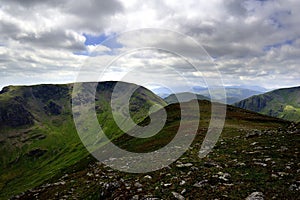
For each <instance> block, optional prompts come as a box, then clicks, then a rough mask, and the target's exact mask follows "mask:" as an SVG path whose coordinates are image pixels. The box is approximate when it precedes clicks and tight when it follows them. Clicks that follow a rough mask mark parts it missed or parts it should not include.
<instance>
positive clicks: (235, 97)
mask: <svg viewBox="0 0 300 200" xmlns="http://www.w3.org/2000/svg"><path fill="white" fill-rule="evenodd" d="M252 88H254V89H257V90H253V89H252ZM152 91H153V92H154V93H155V94H156V95H158V96H159V97H161V98H163V99H166V98H167V97H169V96H171V95H172V92H171V91H170V90H168V89H166V88H163V87H161V88H156V89H153V90H152ZM178 91H180V92H178ZM213 91H214V92H215V95H218V94H222V93H221V92H222V91H221V90H220V89H214V90H213ZM225 91H226V99H221V100H220V102H221V103H224V102H225V100H226V103H227V104H230V105H231V104H234V103H236V102H239V101H241V100H243V99H246V98H248V97H251V96H253V95H257V94H263V93H264V92H265V91H266V89H265V88H262V87H258V86H248V87H246V86H230V87H225ZM175 93H176V94H181V93H182V94H187V93H194V94H197V95H200V96H199V97H200V98H198V99H200V100H201V99H205V100H209V99H211V98H210V94H209V91H208V89H207V88H205V87H201V86H194V87H193V88H192V89H191V90H190V91H183V90H180V89H178V90H177V92H175ZM183 96H185V95H183ZM189 96H191V95H189ZM171 98H172V99H173V97H172V96H171ZM183 99H185V98H183ZM187 99H189V98H187ZM167 101H169V100H168V99H167ZM184 101H186V100H184ZM170 102H172V103H175V102H176V101H174V100H172V101H170Z"/></svg>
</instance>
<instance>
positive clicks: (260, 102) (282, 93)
mask: <svg viewBox="0 0 300 200" xmlns="http://www.w3.org/2000/svg"><path fill="white" fill-rule="evenodd" d="M234 105H235V106H237V107H240V108H244V109H247V110H252V111H254V112H259V113H262V114H266V115H269V116H273V117H278V118H282V119H286V120H290V121H295V122H299V121H300V87H293V88H283V89H278V90H274V91H271V92H267V93H265V94H261V95H256V96H253V97H250V98H247V99H245V100H242V101H240V102H238V103H236V104H234Z"/></svg>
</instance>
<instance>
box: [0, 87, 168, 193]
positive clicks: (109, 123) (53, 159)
mask: <svg viewBox="0 0 300 200" xmlns="http://www.w3.org/2000/svg"><path fill="white" fill-rule="evenodd" d="M114 84H115V82H104V83H101V84H99V85H98V88H97V94H96V99H97V100H96V110H97V111H98V121H99V122H100V124H102V127H103V129H105V130H109V131H108V134H110V135H111V137H116V135H122V132H121V131H120V130H119V129H118V128H114V127H117V126H116V125H115V124H114V123H113V117H112V115H111V111H110V109H109V104H108V101H109V99H110V94H111V91H112V88H113V86H114ZM124 84H125V83H124ZM125 86H129V84H128V85H126V84H125ZM71 92H72V86H71V85H38V86H30V87H25V86H18V87H15V86H10V87H9V88H6V89H5V92H2V94H0V102H1V103H0V110H2V113H1V112H0V113H1V114H2V115H5V114H3V113H5V112H7V113H8V112H9V113H10V115H11V114H12V115H13V116H18V115H22V113H18V112H17V111H16V113H14V106H15V105H21V106H23V107H24V109H25V110H27V111H29V112H30V114H31V115H32V116H33V121H34V123H33V124H30V123H29V124H25V125H20V126H9V125H7V124H5V123H8V122H9V121H3V120H2V123H0V128H1V129H0V143H1V146H0V155H1V157H0V160H1V162H0V191H1V192H0V197H2V198H3V197H9V196H11V195H13V194H17V193H20V192H23V191H25V190H27V189H29V188H32V187H35V186H37V185H39V184H41V183H42V182H44V181H46V180H48V179H49V178H51V177H54V176H55V175H56V174H58V173H60V171H61V170H62V169H65V168H67V167H68V166H71V165H74V164H75V163H77V162H78V161H79V160H81V159H83V158H85V157H86V156H87V155H89V153H88V152H87V150H86V149H85V148H84V146H83V145H82V143H81V141H80V139H79V137H78V135H77V132H76V129H75V126H74V122H73V118H72V113H71V105H70V102H71ZM50 102H53V103H54V104H55V105H58V107H59V108H61V109H58V110H59V111H57V110H56V109H52V111H49V105H50V104H51V103H50ZM131 102H132V104H133V105H135V106H138V107H139V108H140V109H138V110H135V111H134V112H132V113H131V114H132V116H133V118H134V120H136V121H137V122H138V120H142V119H143V118H145V117H146V116H147V113H148V108H149V107H150V106H151V105H153V104H154V103H158V104H161V105H165V103H164V101H163V100H162V99H160V98H159V97H157V96H156V95H154V94H153V93H151V92H150V91H148V90H146V89H145V88H140V89H138V92H136V93H134V95H133V98H132V99H131ZM145 102H146V103H145ZM53 103H52V105H53ZM144 103H145V104H144ZM7 109H10V111H7ZM146 111H147V112H146ZM24 112H25V111H24ZM49 112H50V113H49ZM56 112H58V113H56ZM26 113H27V112H26ZM24 117H28V116H27V115H26V114H24ZM24 117H23V118H24ZM14 119H16V120H20V122H23V121H22V120H21V119H18V118H15V117H14V118H13V119H11V120H14ZM112 134H115V135H114V136H112Z"/></svg>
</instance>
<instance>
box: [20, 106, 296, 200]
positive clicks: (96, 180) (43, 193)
mask: <svg viewBox="0 0 300 200" xmlns="http://www.w3.org/2000/svg"><path fill="white" fill-rule="evenodd" d="M199 105H200V110H201V121H200V123H199V128H198V133H197V136H196V138H195V140H194V142H193V144H192V146H191V148H189V149H188V151H187V152H186V153H185V154H184V155H183V156H182V157H181V158H179V159H178V160H177V161H176V162H175V163H173V164H172V165H170V167H166V168H163V169H161V170H158V171H154V172H150V173H146V174H130V173H123V172H119V171H116V170H113V169H111V168H109V167H106V166H104V165H103V164H101V163H99V162H97V161H96V160H95V159H94V158H92V157H90V156H88V157H86V158H85V159H83V160H81V161H80V162H78V163H76V164H74V165H72V166H70V167H68V168H65V169H64V170H62V171H61V173H60V174H57V176H55V177H53V178H52V179H51V180H49V181H45V182H44V183H43V184H42V185H40V186H39V187H36V188H34V189H32V190H30V191H26V192H25V193H22V194H20V195H19V196H16V197H18V199H32V198H39V199H45V198H47V199H49V198H52V199H74V198H75V199H245V198H246V197H249V196H257V197H258V196H260V197H264V198H266V199H272V198H273V199H295V198H294V197H296V196H297V194H298V190H299V188H300V182H299V181H300V180H299V170H298V169H299V166H298V162H297V159H298V157H299V151H298V150H297V149H298V144H299V141H300V135H299V133H300V130H299V125H294V124H290V125H289V123H287V122H286V121H284V120H280V119H277V118H272V117H268V116H265V115H260V114H257V113H254V112H251V111H247V110H243V109H239V108H236V107H232V106H228V108H227V117H226V122H225V128H224V130H223V132H222V135H221V138H220V139H219V141H218V143H217V145H216V146H215V147H214V150H213V151H212V152H211V153H210V154H209V155H208V156H207V157H206V158H204V159H199V157H198V151H199V149H200V146H201V143H202V141H203V137H204V136H205V133H206V131H207V127H208V123H209V120H210V108H211V107H210V105H211V104H210V102H208V101H199ZM181 107H182V108H183V109H186V110H187V111H189V109H193V107H192V106H191V102H187V103H184V104H182V105H181ZM179 108H180V106H179V104H171V105H168V106H167V107H166V111H167V113H168V120H167V123H166V125H165V126H164V128H163V129H162V130H161V131H160V132H159V134H157V135H155V136H153V137H151V138H148V139H137V138H132V137H129V136H128V135H122V136H121V137H119V138H117V139H115V140H114V141H113V142H114V143H115V144H116V145H118V146H119V147H121V148H123V149H126V150H128V151H131V152H149V151H153V150H156V149H160V148H161V147H162V146H164V145H166V144H168V143H169V142H170V140H172V138H173V137H174V134H175V133H176V131H177V128H178V126H179V123H180V109H179ZM194 120H195V119H191V120H189V121H185V122H184V123H183V126H187V127H189V124H192V123H194ZM144 123H146V124H147V123H148V120H147V119H145V121H143V122H141V125H142V124H144ZM186 131H187V133H188V132H189V129H186ZM103 148H104V149H105V146H104V147H103ZM149 159H151V158H149ZM126 162H131V161H130V159H129V160H126Z"/></svg>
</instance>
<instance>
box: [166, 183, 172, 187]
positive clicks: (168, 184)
mask: <svg viewBox="0 0 300 200" xmlns="http://www.w3.org/2000/svg"><path fill="white" fill-rule="evenodd" d="M171 185H172V183H165V184H164V187H169V186H171Z"/></svg>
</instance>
